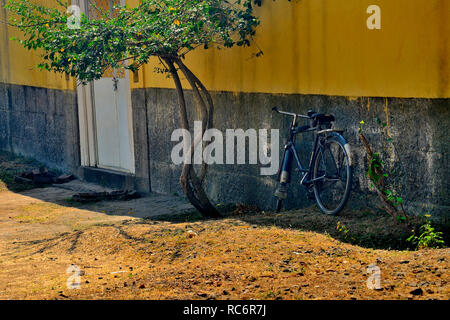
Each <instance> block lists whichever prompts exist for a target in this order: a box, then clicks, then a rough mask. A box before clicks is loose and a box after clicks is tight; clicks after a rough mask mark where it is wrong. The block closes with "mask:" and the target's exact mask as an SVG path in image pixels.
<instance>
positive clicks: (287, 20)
mask: <svg viewBox="0 0 450 320" xmlns="http://www.w3.org/2000/svg"><path fill="white" fill-rule="evenodd" d="M38 1H40V2H45V3H50V2H51V1H54V0H38ZM0 2H1V0H0ZM137 2H138V0H127V3H128V4H129V5H135V4H136V3H137ZM371 4H376V5H379V6H380V7H381V26H382V27H381V30H368V29H367V27H366V19H367V17H368V14H367V13H366V8H367V7H368V6H369V5H371ZM449 12H450V1H449V0H293V1H291V2H289V1H287V0H276V1H275V2H273V1H271V0H263V6H262V7H261V8H258V9H257V14H258V15H259V16H260V17H261V25H260V26H259V28H258V30H257V36H256V43H257V44H258V46H259V47H260V48H261V49H262V50H263V51H264V55H263V56H262V57H260V58H254V57H253V58H252V54H253V53H255V52H257V49H256V47H255V46H252V47H250V48H245V49H243V48H233V49H231V50H229V49H227V50H222V51H217V50H208V51H206V52H205V51H203V50H197V51H194V52H192V53H190V54H189V55H188V58H187V63H188V66H190V67H191V68H192V69H193V70H194V71H195V72H196V73H197V74H198V75H199V76H200V79H203V80H204V82H205V84H206V86H207V87H208V88H209V89H210V90H226V91H234V92H238V91H242V92H268V93H304V94H327V95H344V96H388V97H427V98H435V97H447V98H448V97H450V84H449V74H450V66H449V63H448V60H449V57H450V53H449V52H450V51H449V43H450V42H449V33H450V14H449ZM0 19H1V20H5V11H4V10H0ZM11 36H18V35H17V34H16V32H15V31H14V30H12V28H8V29H6V26H5V25H4V24H2V23H0V82H7V83H14V84H23V85H31V86H41V87H49V88H56V89H74V82H73V81H72V80H70V81H67V80H66V79H65V76H62V75H58V74H54V73H49V72H41V71H39V70H38V69H36V67H35V66H36V65H37V63H38V62H39V58H38V57H37V56H36V54H35V53H32V52H29V51H27V50H25V49H23V48H22V47H21V46H20V45H19V44H17V43H16V42H14V41H9V38H10V37H11ZM156 64H157V62H156V59H154V60H153V61H152V63H150V64H149V65H147V66H146V67H145V68H144V70H142V71H140V73H139V74H140V77H139V82H138V83H134V82H132V86H133V87H144V86H145V87H163V88H171V87H173V85H172V83H171V80H170V79H167V78H165V76H162V75H159V74H156V73H154V72H153V69H154V66H155V65H156Z"/></svg>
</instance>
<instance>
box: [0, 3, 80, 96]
mask: <svg viewBox="0 0 450 320" xmlns="http://www.w3.org/2000/svg"><path fill="white" fill-rule="evenodd" d="M38 2H40V3H43V4H46V5H50V4H51V3H52V2H54V0H38ZM1 3H2V0H0V4H1ZM6 14H7V13H6V10H5V9H2V8H1V9H0V21H6V20H7V17H6ZM11 37H17V38H20V37H21V35H20V33H19V32H18V31H17V29H14V28H12V27H7V26H6V25H5V24H4V23H2V22H0V82H3V83H12V84H19V85H27V86H36V87H45V88H52V89H69V90H74V89H75V86H74V84H75V83H74V81H73V79H70V80H69V81H67V80H66V77H65V75H61V74H56V73H52V72H47V71H40V70H39V69H38V68H37V67H36V66H37V65H38V63H39V62H40V61H41V60H40V57H39V56H38V55H37V54H36V52H31V51H28V50H26V49H24V48H23V47H22V46H21V45H20V44H19V43H17V42H16V41H12V40H10V38H11Z"/></svg>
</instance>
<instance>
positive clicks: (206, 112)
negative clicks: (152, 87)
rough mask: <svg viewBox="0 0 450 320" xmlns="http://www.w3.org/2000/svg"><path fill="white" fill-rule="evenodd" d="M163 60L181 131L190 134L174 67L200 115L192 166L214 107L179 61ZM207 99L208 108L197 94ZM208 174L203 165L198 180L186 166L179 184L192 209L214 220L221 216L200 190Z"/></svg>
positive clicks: (184, 103) (189, 166) (181, 89)
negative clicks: (173, 94) (180, 72)
mask: <svg viewBox="0 0 450 320" xmlns="http://www.w3.org/2000/svg"><path fill="white" fill-rule="evenodd" d="M163 60H164V61H165V63H166V64H167V66H168V68H169V73H170V75H171V76H172V79H173V81H174V83H175V88H176V90H177V95H178V107H179V113H180V118H181V126H182V128H183V129H185V130H188V131H189V121H188V116H187V110H186V99H185V96H184V91H183V86H182V85H181V81H180V77H179V75H178V70H177V68H176V67H175V64H176V65H177V66H178V67H179V68H180V69H181V71H182V72H183V74H184V75H185V77H186V79H187V80H188V82H189V84H190V85H191V87H192V90H193V91H194V95H195V97H196V101H197V104H198V105H199V107H200V114H201V119H202V124H203V126H202V135H201V136H200V137H194V141H192V143H191V146H190V150H189V156H190V158H191V163H193V157H194V152H193V150H194V147H195V145H196V144H198V143H203V141H202V139H201V138H202V137H203V133H204V132H205V130H206V129H207V128H210V127H211V126H212V110H213V103H212V99H211V96H210V95H209V93H208V91H207V90H206V88H205V87H204V86H203V84H202V83H201V82H200V80H198V78H197V77H195V76H194V74H193V73H192V72H191V71H190V70H189V69H188V68H187V67H186V66H185V65H184V64H183V63H182V62H181V60H180V59H179V58H167V57H164V58H163ZM199 88H200V90H201V91H202V92H203V94H204V95H205V96H206V97H207V101H208V106H207V105H206V103H205V100H204V99H203V97H202V95H201V93H200V91H199ZM206 171H207V165H206V163H204V162H203V164H202V170H201V174H200V176H197V173H196V172H195V169H194V166H193V165H192V164H188V163H185V164H183V169H182V172H181V176H180V183H181V186H182V188H183V191H184V193H185V194H186V197H187V198H188V200H189V201H190V202H191V203H192V205H193V206H194V207H195V208H196V209H197V210H198V211H199V212H200V213H201V214H202V215H203V216H205V217H210V218H216V217H219V216H220V214H219V212H218V211H217V209H216V208H215V207H214V205H212V203H211V201H210V200H209V198H208V196H207V195H206V192H205V191H204V189H203V182H204V180H205V176H206Z"/></svg>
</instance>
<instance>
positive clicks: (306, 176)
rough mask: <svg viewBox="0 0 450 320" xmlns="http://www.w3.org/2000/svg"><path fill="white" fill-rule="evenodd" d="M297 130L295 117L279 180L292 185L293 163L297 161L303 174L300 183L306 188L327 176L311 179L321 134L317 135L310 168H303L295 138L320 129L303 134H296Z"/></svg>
mask: <svg viewBox="0 0 450 320" xmlns="http://www.w3.org/2000/svg"><path fill="white" fill-rule="evenodd" d="M296 128H297V122H296V118H295V116H294V121H293V122H292V124H291V127H290V132H289V139H288V142H287V143H286V145H285V146H284V153H283V160H282V161H281V166H280V169H279V171H278V179H279V181H280V182H281V183H290V181H291V174H292V162H293V160H294V159H295V162H296V163H297V166H298V169H299V172H301V175H302V176H301V181H300V183H301V184H302V185H304V186H309V185H311V184H312V183H313V182H314V181H318V180H321V179H324V178H325V176H323V177H318V178H316V179H311V178H310V177H312V173H313V172H312V171H313V163H314V161H315V159H316V157H317V154H318V149H319V148H320V141H319V139H320V135H319V134H316V135H315V139H314V145H313V149H312V152H311V157H310V160H309V166H308V168H304V167H303V165H302V162H301V160H300V157H299V155H298V152H297V149H296V148H295V144H294V143H295V136H296V135H297V134H299V133H306V132H310V131H316V130H318V129H319V128H318V127H313V128H309V129H306V130H304V131H302V132H296Z"/></svg>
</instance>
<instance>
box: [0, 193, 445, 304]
mask: <svg viewBox="0 0 450 320" xmlns="http://www.w3.org/2000/svg"><path fill="white" fill-rule="evenodd" d="M64 192H67V190H63V189H54V188H44V189H34V190H29V191H24V192H22V193H16V192H12V191H8V190H4V191H2V192H0V270H1V271H0V298H1V299H252V298H253V299H449V298H450V285H449V273H448V271H449V259H450V251H449V249H437V250H436V249H435V250H421V251H416V252H414V251H395V250H375V249H370V248H364V247H361V246H356V245H352V244H348V243H344V242H341V241H339V240H336V239H334V238H333V237H332V236H331V235H330V234H321V233H318V232H312V231H307V230H304V229H302V228H300V227H299V226H297V225H294V226H292V223H294V222H293V221H294V220H293V219H294V217H306V216H308V217H314V216H315V215H318V213H315V212H314V210H313V209H305V210H300V211H295V212H286V213H283V214H279V215H276V214H272V213H257V214H253V215H243V216H230V217H228V218H224V219H220V220H203V219H199V218H198V217H195V215H194V216H192V215H189V214H185V215H178V216H176V215H175V216H174V215H172V216H165V217H153V218H140V217H133V212H130V211H129V212H125V211H123V210H122V211H120V212H119V214H117V212H114V210H113V206H114V204H113V203H97V204H95V205H90V206H78V207H77V206H75V205H73V204H71V203H68V201H67V199H66V200H64V199H65V198H64V197H65V196H66V194H65V193H64ZM58 195H59V196H58ZM116 205H117V203H116ZM121 205H122V207H123V206H125V207H126V204H125V205H124V204H121ZM102 207H103V208H105V210H102ZM152 210H153V209H152V208H151V207H149V208H148V211H149V212H152ZM156 211H157V210H156ZM347 215H348V214H347ZM310 219H314V218H310ZM338 219H341V220H343V221H345V219H347V220H348V219H350V218H349V217H347V218H346V217H345V215H344V216H343V217H340V218H338ZM185 220H188V221H185ZM296 221H297V222H296V223H297V224H300V221H302V220H296ZM303 221H305V219H303ZM318 221H320V220H318ZM332 223H335V220H333V222H332ZM305 224H307V222H305ZM289 225H291V227H289ZM371 264H375V265H376V266H377V267H378V268H379V271H380V284H381V287H380V288H379V289H378V290H373V289H372V290H371V289H368V287H367V279H368V278H369V277H370V274H369V273H368V272H367V271H368V267H369V265H371ZM72 265H74V266H75V267H74V268H73V269H72V272H75V273H77V272H78V273H77V274H74V273H70V271H71V270H70V269H69V270H68V268H69V267H71V266H72ZM74 270H75V271H74ZM78 270H79V271H78ZM369 270H375V269H370V268H369ZM68 271H69V273H68ZM73 275H75V276H77V275H79V278H77V277H74V278H73V277H72V278H70V277H71V276H73ZM68 279H69V285H73V283H78V282H79V288H78V289H69V288H68V283H67V282H68ZM71 279H74V280H71ZM69 287H70V286H69Z"/></svg>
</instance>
